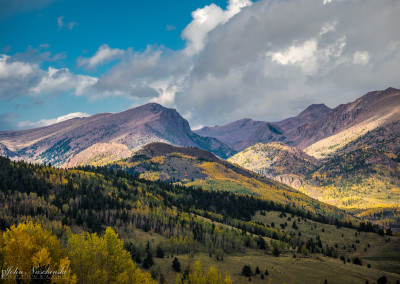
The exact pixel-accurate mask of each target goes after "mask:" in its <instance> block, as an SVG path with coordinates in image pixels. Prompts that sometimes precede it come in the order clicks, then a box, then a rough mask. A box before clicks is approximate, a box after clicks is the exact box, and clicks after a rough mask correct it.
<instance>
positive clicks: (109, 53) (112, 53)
mask: <svg viewBox="0 0 400 284" xmlns="http://www.w3.org/2000/svg"><path fill="white" fill-rule="evenodd" d="M124 55H125V51H124V50H122V49H118V48H110V47H109V46H108V45H107V44H103V45H102V46H100V47H99V49H98V50H97V52H96V53H95V54H94V55H93V56H92V57H89V58H85V57H79V58H78V60H77V62H78V66H83V67H85V68H87V69H94V68H96V67H97V66H99V65H102V64H105V63H108V62H111V61H113V60H116V59H120V58H122V57H123V56H124Z"/></svg>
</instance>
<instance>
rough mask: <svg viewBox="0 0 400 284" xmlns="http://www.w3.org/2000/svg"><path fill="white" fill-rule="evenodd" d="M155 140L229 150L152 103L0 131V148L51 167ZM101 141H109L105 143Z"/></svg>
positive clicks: (222, 153) (227, 152) (174, 113)
mask: <svg viewBox="0 0 400 284" xmlns="http://www.w3.org/2000/svg"><path fill="white" fill-rule="evenodd" d="M156 141H163V142H168V143H171V144H174V145H181V146H193V147H194V146H195V147H199V148H203V149H206V150H209V151H211V152H213V153H215V154H216V155H218V156H220V157H222V158H226V157H228V156H230V155H232V154H234V153H235V152H234V150H232V149H231V148H229V147H228V146H226V145H225V144H223V143H221V142H220V141H218V140H217V139H215V138H210V137H202V136H199V135H197V134H195V133H193V132H192V131H191V129H190V127H189V123H188V122H187V121H186V120H185V119H184V118H183V117H182V116H180V114H179V113H178V112H177V111H176V110H174V109H169V108H165V107H163V106H161V105H158V104H155V103H151V104H147V105H143V106H140V107H137V108H133V109H129V110H127V111H124V112H120V113H115V114H112V113H102V114H97V115H93V116H90V117H86V118H75V119H71V120H67V121H64V122H61V123H57V124H54V125H50V126H46V127H41V128H36V129H31V130H24V131H3V132H0V143H2V145H3V148H4V146H5V147H6V148H4V150H3V151H11V152H14V153H15V154H16V155H17V156H16V157H18V158H19V159H24V160H26V161H30V162H50V163H52V164H54V165H56V166H62V165H63V164H64V163H65V162H66V161H67V160H68V159H69V160H68V163H67V165H72V164H76V163H75V162H73V161H74V160H75V161H76V160H79V161H81V162H82V161H83V162H85V159H86V158H85V156H87V159H88V160H90V159H92V158H93V157H94V156H103V157H110V158H112V157H113V155H109V154H107V152H109V150H110V149H113V148H115V147H118V148H119V149H121V148H123V147H124V146H126V147H127V148H128V149H129V150H130V151H133V150H138V149H140V148H142V147H143V146H144V145H146V144H148V143H150V142H156ZM97 143H102V144H101V145H98V146H95V147H92V148H91V150H93V152H92V151H90V150H86V151H85V152H83V153H81V154H80V155H79V157H78V158H75V157H74V156H73V155H77V154H78V153H80V152H82V151H83V150H85V149H88V148H89V147H91V146H93V145H95V144H97ZM104 143H111V144H112V145H109V146H108V147H105V145H104ZM123 145H124V146H123ZM129 154H130V153H129ZM71 156H72V157H71ZM117 156H118V157H120V155H117ZM71 161H72V162H71Z"/></svg>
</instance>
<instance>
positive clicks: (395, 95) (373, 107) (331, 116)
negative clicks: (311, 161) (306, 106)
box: [291, 88, 400, 158]
mask: <svg viewBox="0 0 400 284" xmlns="http://www.w3.org/2000/svg"><path fill="white" fill-rule="evenodd" d="M398 121H400V90H398V89H394V88H388V89H386V90H384V91H374V92H370V93H367V94H366V95H364V96H362V97H361V98H359V99H357V100H356V101H354V102H351V103H348V104H344V105H340V106H338V107H336V108H335V109H333V110H332V111H330V112H329V113H327V114H326V115H325V116H324V117H322V118H320V119H319V120H317V121H314V122H312V123H307V124H304V125H303V126H301V127H298V128H297V129H296V133H295V134H293V135H291V139H292V140H293V141H294V143H295V144H296V145H297V147H298V148H300V149H305V152H306V153H308V154H309V155H312V156H315V157H317V158H329V157H332V156H334V155H335V153H336V152H337V151H340V149H341V148H343V147H344V146H346V145H347V144H349V143H351V142H353V141H355V140H356V139H358V138H360V137H362V136H364V135H366V134H367V133H368V132H371V131H373V130H375V129H377V128H379V127H385V126H387V125H390V124H392V123H396V122H398ZM370 146H371V145H370Z"/></svg>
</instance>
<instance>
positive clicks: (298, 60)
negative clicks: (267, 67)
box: [267, 39, 318, 74]
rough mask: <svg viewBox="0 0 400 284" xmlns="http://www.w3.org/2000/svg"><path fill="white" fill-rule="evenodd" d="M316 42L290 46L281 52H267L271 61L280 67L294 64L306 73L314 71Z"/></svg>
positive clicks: (309, 41)
mask: <svg viewBox="0 0 400 284" xmlns="http://www.w3.org/2000/svg"><path fill="white" fill-rule="evenodd" d="M317 48H318V45H317V40H316V39H311V40H308V41H306V42H304V43H302V44H299V45H292V46H290V47H289V48H287V49H285V50H284V51H281V52H269V53H267V55H269V56H271V58H272V60H273V61H275V62H278V63H279V64H282V65H288V64H294V65H299V66H301V68H302V69H303V71H304V72H306V73H309V74H310V73H313V72H315V71H316V68H317V62H316V59H317V58H316V52H317Z"/></svg>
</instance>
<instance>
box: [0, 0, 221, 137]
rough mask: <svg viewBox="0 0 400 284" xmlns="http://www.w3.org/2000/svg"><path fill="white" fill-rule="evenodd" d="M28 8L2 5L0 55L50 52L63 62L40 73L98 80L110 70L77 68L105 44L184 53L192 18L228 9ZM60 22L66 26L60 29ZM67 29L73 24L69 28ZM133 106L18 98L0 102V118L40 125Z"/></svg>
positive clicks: (139, 5)
mask: <svg viewBox="0 0 400 284" xmlns="http://www.w3.org/2000/svg"><path fill="white" fill-rule="evenodd" d="M15 2H18V1H15ZM21 2H24V1H21ZM32 2H35V3H31V4H30V5H31V6H30V7H29V8H27V9H23V8H21V7H20V8H14V9H13V7H12V6H13V5H14V4H12V1H0V10H2V9H3V8H4V9H5V10H7V11H9V10H11V11H9V13H6V15H4V13H3V14H2V15H1V18H0V33H1V37H0V53H4V54H9V55H14V54H17V53H24V52H26V51H27V50H28V49H35V50H38V52H39V53H43V52H51V54H52V55H53V56H54V55H60V57H61V59H60V60H55V61H50V62H46V61H45V62H42V63H41V66H42V68H43V69H46V68H48V67H49V66H53V67H55V68H63V67H67V68H68V69H69V70H71V72H74V73H78V74H84V73H89V74H90V75H92V76H99V75H100V74H102V73H104V72H106V71H107V69H108V68H109V67H110V66H101V67H100V68H97V70H95V71H93V70H92V72H86V71H85V70H82V68H79V67H78V66H77V62H76V61H77V58H78V57H79V56H85V55H86V56H87V55H92V54H94V53H95V52H96V51H97V49H98V48H99V46H101V45H103V44H108V45H109V46H110V47H118V48H119V49H128V48H133V49H134V50H136V51H143V50H145V49H146V47H147V46H148V45H160V46H166V47H168V48H170V49H172V50H177V49H182V48H183V47H184V45H185V42H184V40H183V39H182V38H181V31H182V30H183V29H184V28H185V26H186V25H187V24H188V23H189V22H190V21H191V12H192V11H194V10H196V9H197V8H199V7H203V6H205V5H208V4H211V3H216V4H218V5H219V6H221V7H222V8H225V7H226V4H227V3H226V1H213V2H211V1H204V0H200V1H178V0H171V1H160V0H156V1H155V0H148V1H120V0H116V1H107V0H101V1H78V0H68V1H67V0H60V1H37V0H33V1H32ZM43 2H44V3H43ZM21 5H22V3H21ZM60 17H62V18H61V19H62V22H63V25H65V26H61V27H60V26H59V25H58V19H59V18H60ZM69 23H76V24H73V25H72V27H68V24H69ZM135 101H136V100H132V99H127V98H125V97H119V98H118V99H112V98H111V99H102V100H97V101H95V102H93V101H88V99H87V98H86V97H74V96H70V95H68V93H64V94H58V95H51V94H50V95H46V96H45V97H30V96H22V97H18V98H15V99H12V100H5V101H2V103H1V105H0V115H1V114H5V113H12V114H13V115H11V117H10V119H11V118H13V119H12V120H15V121H25V120H29V121H39V120H41V119H51V118H55V117H58V116H61V115H66V114H68V113H73V112H82V113H89V114H95V113H98V112H118V111H122V110H124V109H126V108H129V107H130V106H131V105H132V104H133V103H134V102H135ZM138 101H139V102H140V100H138ZM9 125H10V126H11V125H12V126H14V127H15V125H13V124H9ZM17 128H18V127H17ZM0 130H5V129H0Z"/></svg>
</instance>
